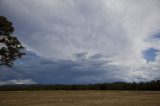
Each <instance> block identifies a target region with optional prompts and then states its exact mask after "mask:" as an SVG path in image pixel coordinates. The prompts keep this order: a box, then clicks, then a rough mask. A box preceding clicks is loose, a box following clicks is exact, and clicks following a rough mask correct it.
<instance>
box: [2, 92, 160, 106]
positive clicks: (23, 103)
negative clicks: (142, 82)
mask: <svg viewBox="0 0 160 106" xmlns="http://www.w3.org/2000/svg"><path fill="white" fill-rule="evenodd" d="M159 98H160V92H159V91H156V92H155V91H154V92H153V91H147V92H144V91H98V90H97V91H88V90H86V91H79V90H78V91H75V90H74V91H12V92H10V91H8V92H4V91H0V105H1V106H160V99H159Z"/></svg>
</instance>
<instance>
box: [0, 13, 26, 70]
mask: <svg viewBox="0 0 160 106" xmlns="http://www.w3.org/2000/svg"><path fill="white" fill-rule="evenodd" d="M12 25H13V24H12V22H10V21H8V20H7V18H6V17H4V16H0V65H1V66H2V65H5V66H8V67H11V66H13V62H14V61H15V60H16V59H18V58H21V56H22V55H25V53H23V52H22V50H23V49H24V47H23V46H22V44H21V42H20V41H19V40H18V39H17V38H16V37H15V36H12V35H11V34H12V33H13V31H14V27H13V26H12Z"/></svg>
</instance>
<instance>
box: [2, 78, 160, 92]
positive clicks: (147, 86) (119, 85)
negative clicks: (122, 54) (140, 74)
mask: <svg viewBox="0 0 160 106" xmlns="http://www.w3.org/2000/svg"><path fill="white" fill-rule="evenodd" d="M0 90H1V91H14V90H17V91H18V90H152V91H159V90H160V80H157V81H151V82H140V83H135V82H133V83H126V82H115V83H99V84H74V85H60V84H54V85H52V84H51V85H43V84H33V85H3V86H0Z"/></svg>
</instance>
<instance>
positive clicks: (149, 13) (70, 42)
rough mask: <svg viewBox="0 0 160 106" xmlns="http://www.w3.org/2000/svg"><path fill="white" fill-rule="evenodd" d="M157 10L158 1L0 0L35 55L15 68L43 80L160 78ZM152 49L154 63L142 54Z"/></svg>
mask: <svg viewBox="0 0 160 106" xmlns="http://www.w3.org/2000/svg"><path fill="white" fill-rule="evenodd" d="M17 6H18V8H17ZM159 11H160V1H159V0H152V1H146V0H119V1H117V0H92V2H91V1H86V0H67V1H65V0H54V1H52V0H45V1H44V0H28V1H26V0H21V1H20V0H12V1H10V0H1V1H0V15H5V16H7V17H8V18H9V19H10V20H12V21H13V23H14V25H15V29H16V32H15V35H16V36H17V37H18V38H19V39H20V40H21V41H22V42H23V44H24V45H25V46H26V48H27V50H29V51H32V52H34V53H35V54H34V53H33V54H34V55H35V56H33V54H29V55H31V56H32V59H31V60H29V59H26V60H25V59H24V60H23V64H21V65H19V66H16V67H17V69H15V70H18V71H19V72H22V73H23V72H24V76H19V77H22V78H23V77H25V78H27V75H28V77H31V78H33V79H34V80H36V81H39V82H40V81H42V82H43V81H44V83H45V81H46V82H48V83H52V82H55V83H56V81H57V83H58V82H60V83H63V82H65V81H66V79H68V81H67V82H66V83H77V82H78V83H82V82H103V81H119V80H120V81H121V80H122V81H147V80H153V79H159V78H160V66H159V64H160V52H159V50H160V46H159V45H160V39H159V37H157V36H159V33H160V25H159V23H160V14H159ZM150 48H154V49H155V50H157V52H156V54H157V55H156V57H155V60H154V61H153V62H147V60H146V59H145V58H144V56H143V52H144V51H146V50H148V49H150ZM29 55H28V56H29ZM36 55H38V56H36ZM28 58H30V57H28ZM42 58H43V59H42ZM44 58H45V59H44ZM47 60H48V61H49V62H46V61H47ZM25 62H26V63H25ZM30 62H31V63H30ZM30 67H33V69H32V71H31V70H30ZM39 67H40V68H39ZM21 70H22V71H21ZM23 70H25V71H26V72H25V71H23ZM46 70H47V71H46ZM25 73H27V75H25ZM39 73H41V74H42V75H43V76H36V74H38V75H39ZM52 73H53V76H54V78H53V76H52V75H51V74H52ZM22 75H23V74H22ZM4 76H5V75H4ZM33 76H36V77H37V79H36V78H34V77H33ZM58 76H59V77H60V78H57V77H58ZM5 77H7V75H6V76H5ZM19 77H15V78H19ZM52 78H53V79H54V81H53V80H51V79H52ZM42 79H43V80H42ZM56 79H57V80H56Z"/></svg>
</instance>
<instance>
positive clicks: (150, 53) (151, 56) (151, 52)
mask: <svg viewBox="0 0 160 106" xmlns="http://www.w3.org/2000/svg"><path fill="white" fill-rule="evenodd" d="M157 52H158V50H156V49H154V48H149V49H147V50H145V51H143V58H144V59H146V60H147V61H148V62H150V61H154V60H155V57H156V53H157Z"/></svg>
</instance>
